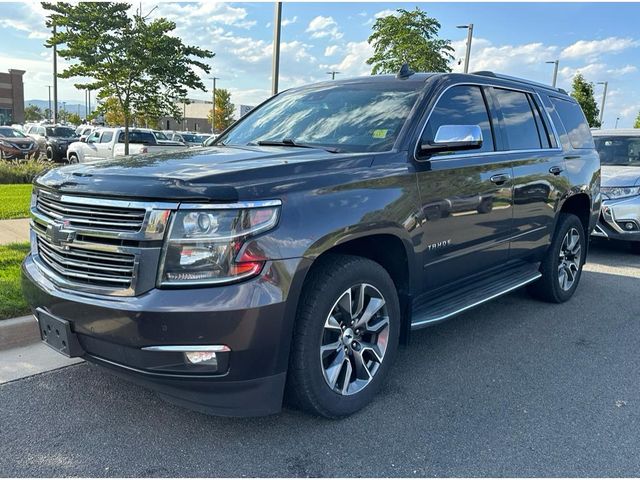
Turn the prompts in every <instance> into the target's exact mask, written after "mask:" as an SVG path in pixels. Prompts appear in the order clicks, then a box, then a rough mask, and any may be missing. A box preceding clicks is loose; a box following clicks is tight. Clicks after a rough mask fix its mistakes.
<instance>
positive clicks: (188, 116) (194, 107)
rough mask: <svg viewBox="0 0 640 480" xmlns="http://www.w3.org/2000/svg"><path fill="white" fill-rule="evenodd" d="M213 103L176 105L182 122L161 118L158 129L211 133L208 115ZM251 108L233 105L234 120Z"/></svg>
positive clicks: (170, 118)
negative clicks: (182, 118) (181, 116)
mask: <svg viewBox="0 0 640 480" xmlns="http://www.w3.org/2000/svg"><path fill="white" fill-rule="evenodd" d="M212 105H213V102H211V101H210V100H209V101H207V100H192V99H189V100H187V103H179V104H177V107H178V109H179V110H180V111H181V112H182V115H183V117H184V120H183V121H181V122H178V121H177V120H176V119H174V118H172V117H162V118H161V119H160V128H161V129H162V130H176V131H189V132H200V133H211V121H210V120H209V113H211V106H212ZM252 108H253V107H252V106H249V105H235V114H234V117H235V118H236V119H238V118H241V117H243V116H244V115H246V114H247V113H248V112H250V111H251V109H252Z"/></svg>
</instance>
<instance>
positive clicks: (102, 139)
mask: <svg viewBox="0 0 640 480" xmlns="http://www.w3.org/2000/svg"><path fill="white" fill-rule="evenodd" d="M112 139H113V132H103V134H102V137H100V143H109V142H110V141H111V140H112Z"/></svg>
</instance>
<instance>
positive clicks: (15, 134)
mask: <svg viewBox="0 0 640 480" xmlns="http://www.w3.org/2000/svg"><path fill="white" fill-rule="evenodd" d="M0 137H8V138H26V135H25V134H24V133H22V132H20V131H18V130H16V129H14V128H9V127H0Z"/></svg>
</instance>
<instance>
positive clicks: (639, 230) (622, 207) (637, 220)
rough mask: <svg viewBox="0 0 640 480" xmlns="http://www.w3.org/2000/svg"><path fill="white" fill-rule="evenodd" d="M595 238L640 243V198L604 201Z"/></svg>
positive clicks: (594, 234) (594, 232)
mask: <svg viewBox="0 0 640 480" xmlns="http://www.w3.org/2000/svg"><path fill="white" fill-rule="evenodd" d="M592 235H593V236H594V237H604V238H611V239H614V240H625V241H640V196H636V197H629V198H623V199H620V200H604V201H603V202H602V208H601V209H600V217H599V218H598V224H597V225H596V228H595V229H594V231H593V233H592Z"/></svg>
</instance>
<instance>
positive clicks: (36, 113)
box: [24, 105, 44, 122]
mask: <svg viewBox="0 0 640 480" xmlns="http://www.w3.org/2000/svg"><path fill="white" fill-rule="evenodd" d="M43 118H44V114H43V113H42V110H40V107H37V106H36V105H28V106H27V107H25V109H24V121H25V122H36V121H38V120H42V119H43Z"/></svg>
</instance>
